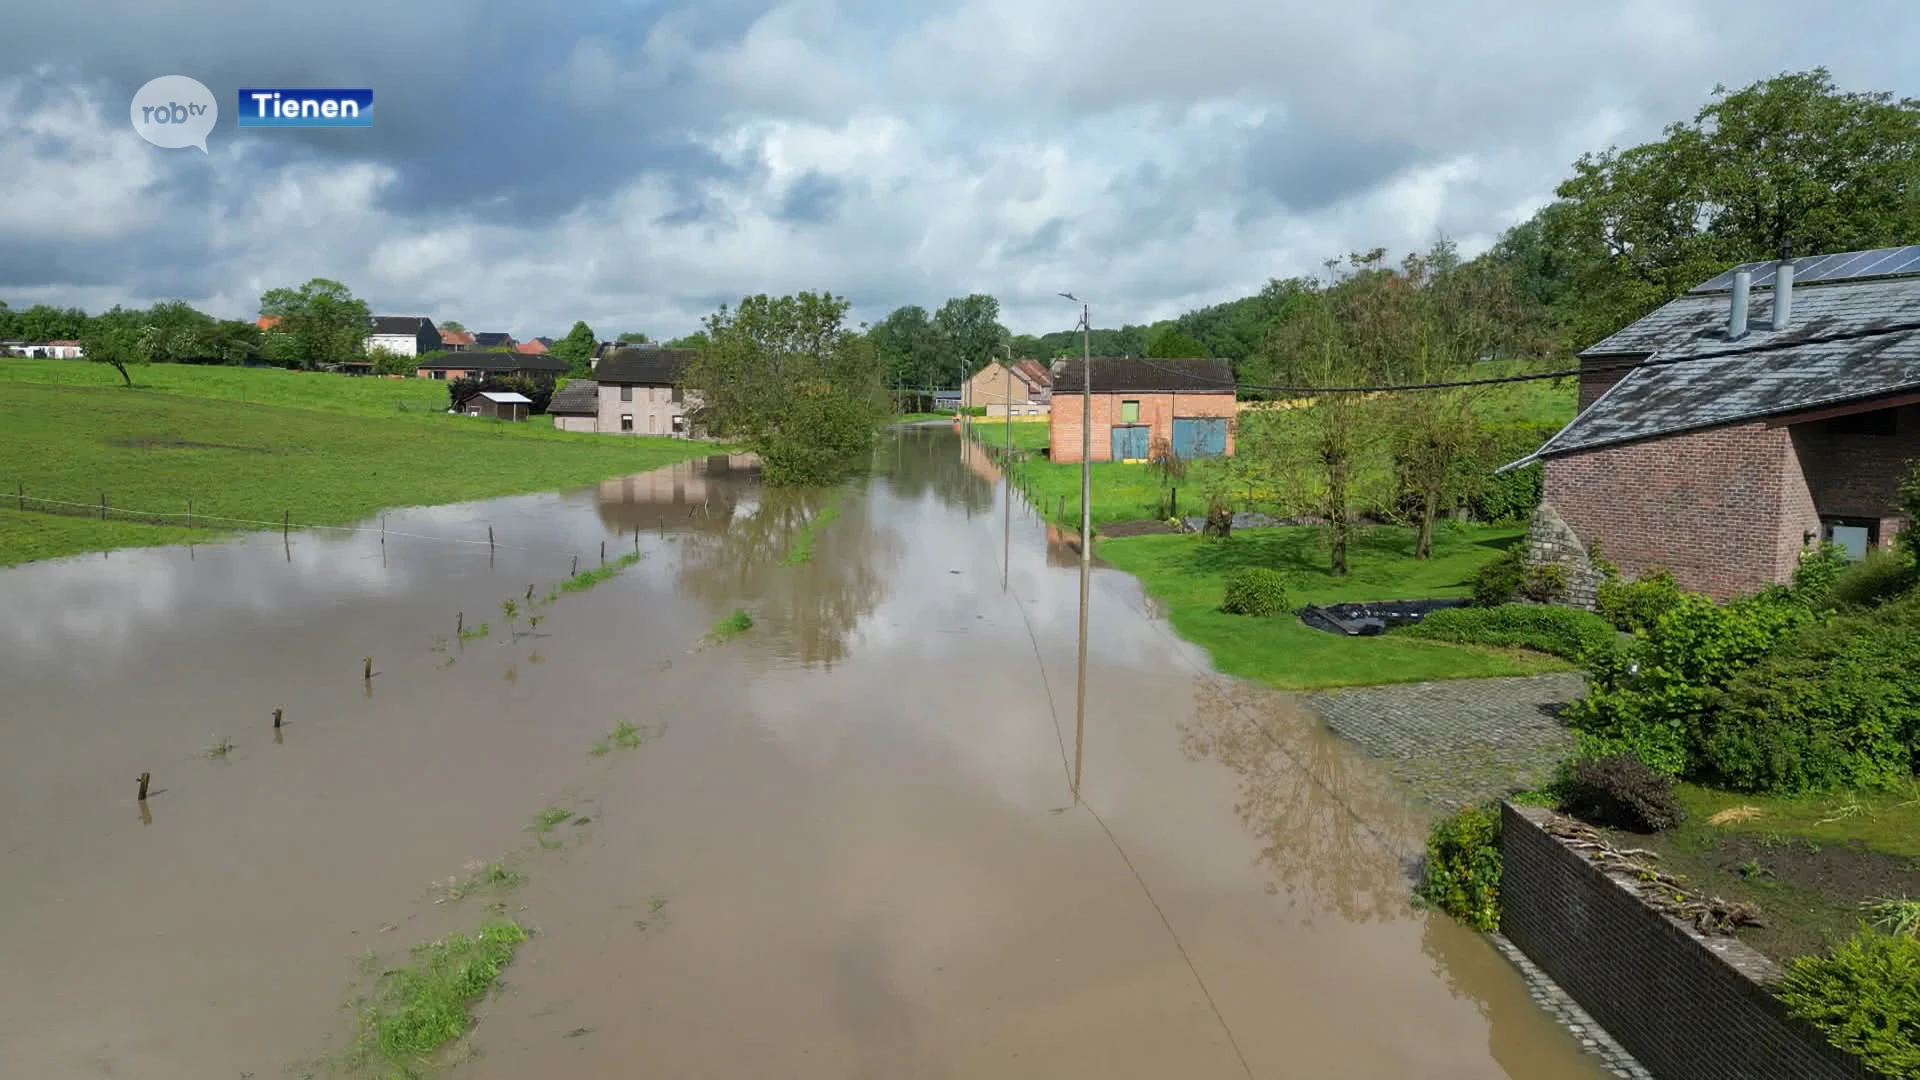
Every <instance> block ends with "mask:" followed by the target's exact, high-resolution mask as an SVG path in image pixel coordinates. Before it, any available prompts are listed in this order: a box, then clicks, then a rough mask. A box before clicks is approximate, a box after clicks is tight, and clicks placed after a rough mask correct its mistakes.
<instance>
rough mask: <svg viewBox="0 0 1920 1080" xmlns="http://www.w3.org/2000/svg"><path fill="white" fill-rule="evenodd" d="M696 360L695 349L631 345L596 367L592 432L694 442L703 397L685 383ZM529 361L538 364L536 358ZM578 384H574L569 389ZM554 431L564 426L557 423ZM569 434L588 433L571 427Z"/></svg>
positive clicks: (613, 351)
mask: <svg viewBox="0 0 1920 1080" xmlns="http://www.w3.org/2000/svg"><path fill="white" fill-rule="evenodd" d="M696 355H697V354H696V353H695V352H694V350H692V349H663V348H661V347H659V346H658V345H651V344H648V345H631V346H626V347H623V348H617V349H613V350H611V351H609V352H608V353H606V354H605V355H604V356H602V357H601V358H600V359H598V360H595V361H594V362H593V383H594V387H595V393H596V395H597V400H596V402H595V411H594V425H593V427H592V428H591V429H590V430H593V431H599V432H606V433H612V434H626V435H669V436H672V437H673V438H676V439H685V438H689V437H691V436H692V434H693V432H694V429H695V428H696V427H697V426H698V424H697V423H696V416H697V414H698V412H699V409H700V395H699V394H697V393H691V392H688V391H686V390H685V389H683V388H682V387H681V385H680V378H681V376H682V374H684V373H685V371H686V368H687V364H689V363H690V362H692V360H693V359H694V357H695V356H696ZM527 359H533V358H531V357H529V358H527ZM572 385H573V384H571V383H569V384H568V388H571V387H572ZM555 426H556V427H559V426H561V425H560V423H559V421H557V420H556V421H555ZM568 430H576V431H577V430H588V429H583V428H580V427H574V426H572V425H568Z"/></svg>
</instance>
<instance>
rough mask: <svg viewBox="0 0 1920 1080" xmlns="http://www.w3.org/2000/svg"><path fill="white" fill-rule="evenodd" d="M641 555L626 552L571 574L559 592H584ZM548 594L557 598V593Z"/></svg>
mask: <svg viewBox="0 0 1920 1080" xmlns="http://www.w3.org/2000/svg"><path fill="white" fill-rule="evenodd" d="M641 557H642V556H641V555H640V553H639V552H637V551H634V552H628V553H627V554H625V555H622V556H620V557H619V558H617V559H615V560H613V561H612V562H610V563H608V564H607V565H605V566H596V567H594V568H593V569H592V570H585V571H582V572H580V573H578V574H575V575H573V576H572V577H570V578H568V579H567V580H565V581H563V582H561V583H560V591H561V592H586V591H587V590H588V589H591V588H593V587H594V586H595V585H598V584H600V583H601V582H603V581H605V580H607V579H608V578H610V577H612V576H614V575H615V574H618V573H619V572H620V571H622V570H625V569H626V568H627V567H629V566H632V565H633V564H634V563H637V562H639V561H640V559H641ZM548 595H550V596H555V597H556V598H557V594H551V593H550V594H548ZM549 602H551V601H549Z"/></svg>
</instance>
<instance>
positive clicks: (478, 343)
mask: <svg viewBox="0 0 1920 1080" xmlns="http://www.w3.org/2000/svg"><path fill="white" fill-rule="evenodd" d="M502 345H505V346H508V347H511V346H512V345H513V335H512V334H499V333H493V332H491V331H488V332H484V333H479V334H475V335H473V347H474V348H476V349H497V348H499V347H500V346H502Z"/></svg>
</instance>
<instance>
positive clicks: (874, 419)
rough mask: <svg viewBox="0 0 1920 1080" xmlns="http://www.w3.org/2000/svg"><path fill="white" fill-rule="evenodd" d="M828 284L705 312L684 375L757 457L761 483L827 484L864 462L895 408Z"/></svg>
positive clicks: (867, 346)
mask: <svg viewBox="0 0 1920 1080" xmlns="http://www.w3.org/2000/svg"><path fill="white" fill-rule="evenodd" d="M849 307H850V305H849V304H848V302H847V301H846V300H844V299H842V298H840V297H837V296H834V295H833V294H831V293H819V294H815V293H810V292H803V293H800V294H798V295H795V296H783V297H779V298H773V297H768V296H765V295H759V296H749V297H747V298H745V299H744V300H742V301H740V306H739V308H738V309H737V310H729V309H728V308H725V307H722V308H721V309H720V310H719V311H718V312H717V313H715V314H713V315H711V316H708V317H707V319H706V335H707V339H708V341H707V345H706V347H705V348H703V349H701V351H700V353H699V355H698V357H697V358H696V359H695V360H694V361H693V363H692V364H690V365H689V366H688V368H687V371H686V373H685V376H684V383H685V385H686V386H687V387H690V388H693V389H694V390H695V392H697V393H698V394H700V396H701V400H702V402H703V403H704V408H705V409H706V415H707V424H708V426H709V429H710V430H719V431H725V432H726V433H727V434H728V436H729V437H731V438H733V439H735V440H737V441H739V442H740V443H742V444H743V445H745V446H746V447H747V449H749V450H751V451H752V452H754V453H755V454H758V455H759V457H760V462H761V468H762V475H763V476H764V477H765V478H766V481H767V483H769V484H774V485H785V484H803V485H804V484H825V483H829V482H832V481H833V480H836V479H838V478H839V477H840V476H842V475H844V474H845V473H846V472H848V471H849V470H851V469H853V468H855V467H857V466H860V465H863V464H865V463H866V461H867V459H868V458H869V457H870V456H871V454H872V450H873V444H874V439H875V436H876V434H877V433H878V431H879V425H880V424H881V423H883V422H884V421H885V419H886V418H887V416H888V415H889V414H890V412H891V408H890V406H889V403H888V401H887V398H886V393H885V390H884V386H883V383H882V381H881V378H880V365H879V362H878V360H877V359H876V358H875V356H874V353H873V348H872V345H871V343H870V342H868V340H867V339H866V337H865V336H864V335H862V334H860V333H858V332H856V331H854V330H852V329H849V328H848V327H847V325H846V317H847V311H848V309H849Z"/></svg>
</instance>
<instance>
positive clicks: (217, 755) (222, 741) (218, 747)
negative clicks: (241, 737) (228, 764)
mask: <svg viewBox="0 0 1920 1080" xmlns="http://www.w3.org/2000/svg"><path fill="white" fill-rule="evenodd" d="M231 753H233V740H232V739H229V738H227V737H226V736H225V735H221V736H219V737H217V738H216V739H214V741H213V743H212V745H210V746H208V747H207V756H208V757H210V758H212V759H213V760H215V761H220V760H222V759H224V758H225V757H226V756H227V755H228V754H231Z"/></svg>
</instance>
